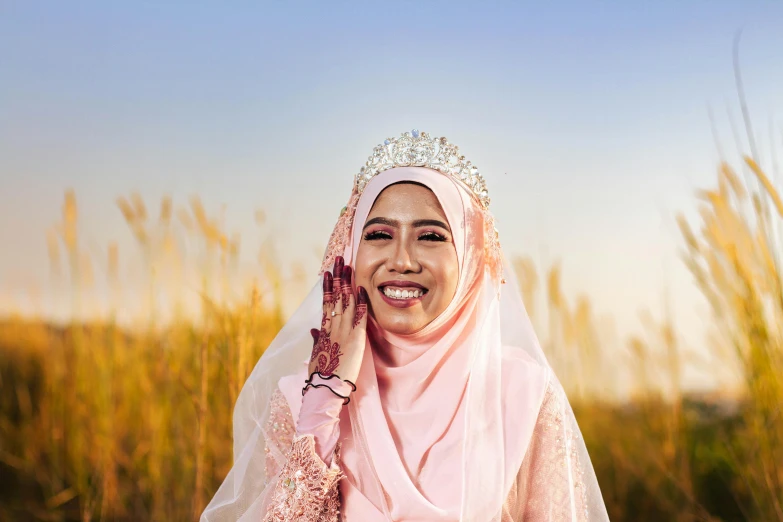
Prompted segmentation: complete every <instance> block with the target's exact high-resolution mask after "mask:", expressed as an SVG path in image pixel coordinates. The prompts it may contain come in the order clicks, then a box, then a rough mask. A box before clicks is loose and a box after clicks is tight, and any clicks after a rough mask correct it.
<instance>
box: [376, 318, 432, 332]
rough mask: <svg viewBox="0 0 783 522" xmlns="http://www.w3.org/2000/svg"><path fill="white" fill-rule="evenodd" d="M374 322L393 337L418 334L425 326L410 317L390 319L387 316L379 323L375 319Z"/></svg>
mask: <svg viewBox="0 0 783 522" xmlns="http://www.w3.org/2000/svg"><path fill="white" fill-rule="evenodd" d="M375 320H376V321H377V322H378V326H380V327H381V328H383V329H384V330H386V331H387V332H389V333H393V334H395V335H410V334H413V333H416V332H418V331H419V330H421V329H422V328H424V326H425V325H426V323H424V322H422V321H420V320H416V319H414V318H412V317H398V318H390V317H388V315H387V316H386V317H384V319H383V320H381V321H378V318H377V317H376V318H375Z"/></svg>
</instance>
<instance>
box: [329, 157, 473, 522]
mask: <svg viewBox="0 0 783 522" xmlns="http://www.w3.org/2000/svg"><path fill="white" fill-rule="evenodd" d="M400 181H414V182H418V183H421V184H423V185H425V186H427V187H428V188H429V189H430V190H432V191H433V193H434V194H435V195H436V196H437V198H438V200H439V201H440V203H441V206H442V207H443V210H444V213H445V214H446V218H447V219H448V222H449V226H450V228H451V231H452V235H453V238H454V246H455V249H456V253H457V261H458V263H459V268H460V270H459V281H458V283H457V289H456V293H455V296H454V298H453V299H452V301H451V303H450V304H449V306H448V307H447V309H446V310H445V311H444V312H443V313H442V314H441V315H440V316H439V317H438V318H436V319H435V320H434V321H433V322H432V323H430V324H429V325H427V326H426V327H425V328H424V329H422V330H421V331H419V332H417V333H415V334H412V335H404V336H402V335H394V334H391V333H389V332H386V331H384V330H382V329H381V328H380V327H379V326H378V324H377V323H376V322H375V321H373V320H372V318H371V322H370V325H369V328H368V345H367V352H366V353H365V357H364V360H363V365H362V369H361V372H360V374H359V379H358V382H357V383H356V386H357V391H356V392H355V393H354V397H353V399H352V401H351V403H350V404H351V407H349V411H350V415H346V414H345V410H344V411H343V415H342V416H341V426H340V428H341V434H342V436H343V437H345V438H344V439H343V446H342V462H343V468H344V471H345V473H346V475H347V480H344V481H343V482H342V483H341V491H342V494H343V509H342V512H343V518H344V519H345V520H349V521H350V520H364V521H368V522H370V521H373V520H386V517H385V516H384V513H386V514H388V515H389V516H390V517H391V519H392V520H433V521H434V520H457V519H459V515H460V498H461V495H460V492H461V487H462V451H463V448H462V439H463V430H464V400H463V399H464V396H465V390H466V387H467V383H468V377H469V374H470V371H469V364H470V360H469V359H470V353H471V351H470V349H469V346H470V344H471V343H472V342H474V340H475V336H476V328H475V326H476V324H477V322H478V319H479V318H478V317H477V315H478V313H479V307H478V306H477V305H478V302H479V296H480V292H479V289H480V287H481V283H482V281H483V278H482V275H483V273H484V262H483V252H484V241H483V237H484V236H483V226H482V225H483V222H482V221H481V220H480V219H479V218H480V216H479V215H478V214H477V213H475V212H471V209H472V208H473V206H472V203H471V200H470V196H469V195H468V193H467V192H466V191H465V190H464V189H462V188H461V187H459V186H458V185H457V184H456V183H454V181H452V179H451V178H449V177H448V176H444V175H442V174H440V173H437V172H435V171H432V170H430V169H427V168H423V167H405V168H395V169H391V170H388V171H386V172H383V173H381V174H379V175H378V176H376V177H375V178H374V179H373V180H372V181H371V182H370V183H369V184H368V185H367V187H366V188H365V190H364V193H363V194H362V198H361V200H360V201H359V204H358V206H357V209H356V217H355V218H354V227H353V231H352V241H351V243H350V245H349V246H348V248H346V251H348V250H350V255H346V262H347V263H348V262H350V261H349V260H352V259H355V258H356V253H357V250H358V245H359V241H360V239H361V233H362V228H363V226H364V223H365V221H366V220H367V216H368V215H369V213H370V210H371V209H372V206H373V204H374V203H375V200H376V198H377V197H378V195H380V193H381V192H382V191H383V190H384V189H385V188H386V187H388V186H389V185H392V184H394V183H397V182H400ZM347 253H348V252H346V254H347ZM380 354H383V356H381V355H380ZM354 420H355V422H354ZM351 434H352V436H351ZM368 457H370V458H368ZM378 483H379V484H380V486H381V487H380V488H378V487H377V485H378ZM373 485H375V486H376V487H373ZM381 489H382V490H383V492H384V493H385V494H382V493H381V491H380V490H381Z"/></svg>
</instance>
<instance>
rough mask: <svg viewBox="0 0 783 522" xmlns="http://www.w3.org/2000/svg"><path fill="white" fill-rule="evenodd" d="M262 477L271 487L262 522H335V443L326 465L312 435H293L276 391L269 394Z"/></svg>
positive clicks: (288, 414)
mask: <svg viewBox="0 0 783 522" xmlns="http://www.w3.org/2000/svg"><path fill="white" fill-rule="evenodd" d="M265 431H266V434H265V435H266V436H265V439H266V446H265V448H264V451H265V453H266V460H265V474H266V480H267V483H269V482H272V484H274V490H273V492H272V496H271V499H270V501H269V504H268V507H267V511H266V515H265V516H264V519H263V520H264V522H282V521H298V522H337V520H339V518H338V514H339V507H340V498H339V488H338V484H339V480H340V478H342V475H343V474H342V471H341V470H340V467H339V444H338V445H337V447H336V448H335V451H334V454H333V456H332V458H331V466H327V465H326V464H325V463H324V461H323V460H322V459H321V457H320V456H319V455H318V454H317V453H316V450H315V439H314V437H313V436H312V435H300V436H296V428H295V427H294V421H293V417H292V415H291V409H290V408H289V407H288V402H287V401H286V399H285V397H284V396H283V394H282V392H280V390H276V391H275V393H274V394H273V395H272V399H271V404H270V412H269V420H268V421H267V425H266V430H265Z"/></svg>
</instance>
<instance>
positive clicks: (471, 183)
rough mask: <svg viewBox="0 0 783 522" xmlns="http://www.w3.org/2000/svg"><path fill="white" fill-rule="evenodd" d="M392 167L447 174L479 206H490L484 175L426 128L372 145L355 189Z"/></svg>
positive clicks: (451, 145) (355, 180) (446, 142)
mask: <svg viewBox="0 0 783 522" xmlns="http://www.w3.org/2000/svg"><path fill="white" fill-rule="evenodd" d="M394 167H428V168H431V169H434V170H437V171H439V172H441V173H443V174H446V175H449V176H451V177H452V178H454V179H455V180H457V181H459V182H460V183H462V184H463V185H465V186H466V187H467V188H468V189H470V191H471V193H472V194H473V195H474V196H475V198H476V200H477V201H478V202H479V204H480V205H481V207H482V208H484V209H487V208H489V194H488V193H487V185H486V183H485V182H484V178H483V176H482V175H481V174H480V173H479V171H478V169H477V168H476V167H475V165H472V164H471V163H470V162H469V161H466V160H465V156H461V155H460V153H459V149H458V148H457V146H456V145H454V144H452V143H449V141H448V140H447V139H446V138H432V137H430V135H429V134H427V133H426V132H419V131H418V130H416V129H413V130H412V131H410V132H403V133H402V134H401V135H400V137H399V138H388V139H386V140H384V142H383V143H382V144H380V145H378V146H377V147H375V148H374V149H373V151H372V156H370V157H369V158H368V159H367V163H365V165H364V167H362V168H361V170H359V173H358V174H356V178H355V179H354V184H355V186H356V190H357V192H358V193H359V194H361V193H362V191H363V190H364V187H365V186H367V183H369V181H370V180H371V179H372V178H373V177H374V176H376V175H378V174H380V173H381V172H383V171H385V170H389V169H392V168H394Z"/></svg>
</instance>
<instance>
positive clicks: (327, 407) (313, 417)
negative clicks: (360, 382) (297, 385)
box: [296, 384, 351, 466]
mask: <svg viewBox="0 0 783 522" xmlns="http://www.w3.org/2000/svg"><path fill="white" fill-rule="evenodd" d="M344 387H345V388H347V389H345V390H336V391H338V393H340V394H341V395H342V394H343V392H345V394H346V395H348V394H349V393H350V392H351V387H350V386H348V385H347V384H346V385H345V386H344ZM343 402H344V401H343V399H341V398H340V397H338V396H337V395H335V394H334V393H332V392H331V391H329V390H328V389H326V388H310V389H308V390H307V392H305V395H304V397H302V409H301V410H300V412H299V422H298V423H297V425H296V434H297V435H312V436H313V438H314V439H315V451H316V453H318V456H319V457H321V460H323V461H324V463H325V464H326V465H327V466H329V465H331V464H332V454H333V453H334V448H335V446H337V439H338V437H339V436H340V429H339V428H340V427H339V424H338V422H339V420H340V412H341V411H342V409H343Z"/></svg>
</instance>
